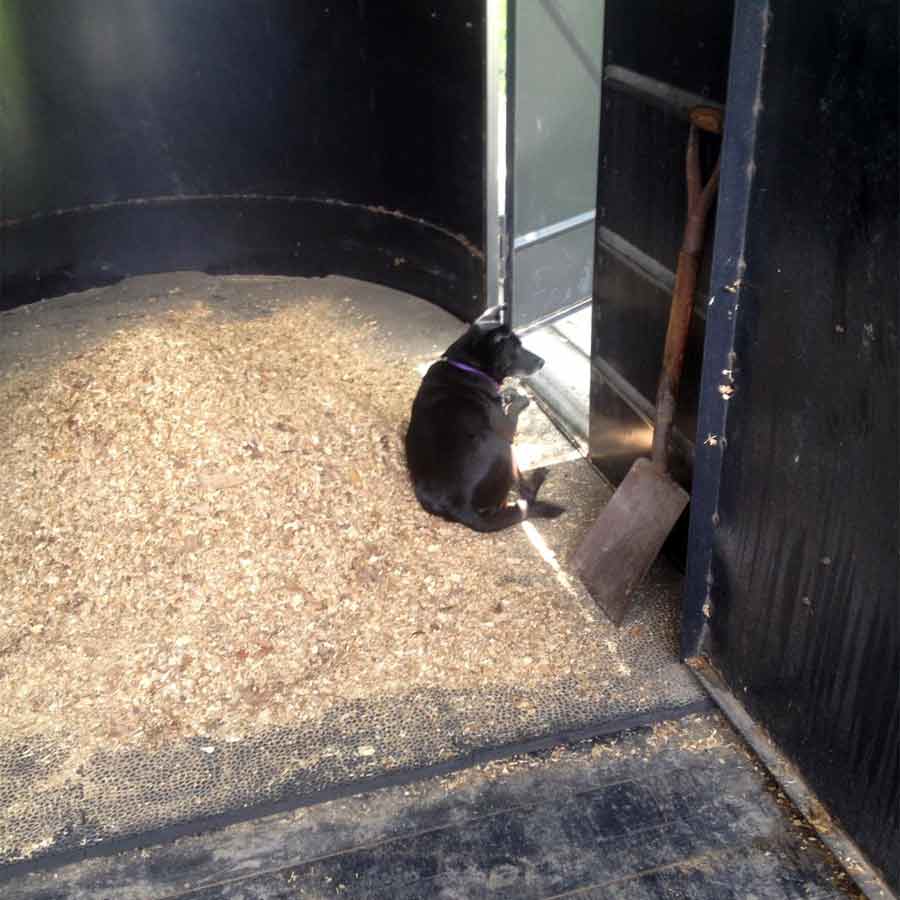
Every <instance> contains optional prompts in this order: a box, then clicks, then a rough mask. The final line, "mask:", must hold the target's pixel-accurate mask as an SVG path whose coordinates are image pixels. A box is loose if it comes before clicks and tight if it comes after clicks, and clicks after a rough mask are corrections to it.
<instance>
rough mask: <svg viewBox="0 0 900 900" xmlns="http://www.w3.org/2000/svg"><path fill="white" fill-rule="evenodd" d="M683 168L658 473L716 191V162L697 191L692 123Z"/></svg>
mask: <svg viewBox="0 0 900 900" xmlns="http://www.w3.org/2000/svg"><path fill="white" fill-rule="evenodd" d="M685 169H686V172H685V180H686V181H687V195H688V204H687V206H688V210H687V221H686V222H685V225H684V237H683V239H682V242H681V250H680V252H679V254H678V267H677V268H676V270H675V290H674V291H673V293H672V306H671V309H670V310H669V325H668V328H667V329H666V348H665V351H664V352H663V363H662V372H661V373H660V376H659V386H658V388H657V391H656V423H655V426H654V428H653V448H652V453H651V459H652V460H653V464H654V465H655V466H656V468H657V469H659V470H660V471H662V472H665V471H667V470H668V461H669V452H668V450H669V438H670V436H671V434H672V422H673V419H674V417H675V404H676V401H677V399H678V388H679V386H680V384H681V372H682V369H683V368H684V351H685V347H686V346H687V339H688V333H689V332H690V327H691V313H692V312H693V306H694V291H695V290H696V288H697V272H698V271H699V269H700V256H701V254H702V253H703V238H704V233H705V231H706V216H707V214H708V213H709V210H710V207H711V206H712V202H713V198H714V197H715V196H716V191H717V190H718V188H719V161H718V160H716V166H715V168H714V169H713V173H712V175H710V177H709V181H707V182H706V184H705V185H703V187H702V188H701V184H702V182H701V176H700V154H699V149H698V141H697V127H696V126H695V125H694V124H691V130H690V133H689V134H688V145H687V155H686V160H685Z"/></svg>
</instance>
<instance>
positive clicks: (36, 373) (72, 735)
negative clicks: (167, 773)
mask: <svg viewBox="0 0 900 900" xmlns="http://www.w3.org/2000/svg"><path fill="white" fill-rule="evenodd" d="M184 299H185V308H184V309H181V310H177V311H170V312H167V313H165V314H159V315H156V314H154V315H148V316H146V317H143V318H142V319H141V321H134V322H130V323H129V324H128V325H127V327H125V328H122V329H121V330H119V331H117V332H115V333H113V334H112V335H111V336H110V337H109V338H107V339H105V340H104V341H103V342H102V343H101V344H99V345H97V346H94V347H92V348H90V349H88V350H86V351H85V352H83V353H81V354H80V355H78V356H76V357H74V358H68V359H66V360H64V361H62V362H54V363H42V364H40V365H38V366H32V367H30V368H28V369H27V370H25V371H22V370H21V369H20V370H16V371H14V372H12V373H11V374H8V375H7V376H5V377H4V378H3V379H2V380H0V437H2V440H0V708H2V709H3V710H4V717H3V720H2V724H0V739H3V740H10V739H13V738H18V737H23V736H29V735H30V736H34V735H44V736H54V735H60V736H61V735H67V736H68V737H69V739H70V741H71V742H74V745H76V746H78V747H80V748H81V750H82V751H83V753H84V754H89V753H90V752H92V751H94V750H96V749H99V748H101V747H102V748H103V749H105V750H111V749H115V748H117V747H122V746H126V745H135V744H137V745H141V746H143V747H152V746H155V745H159V744H160V743H163V742H171V741H172V740H176V739H180V738H186V737H192V736H202V737H209V738H217V739H224V740H229V741H233V740H238V739H240V738H241V737H243V736H246V735H247V734H248V733H249V732H250V731H252V730H254V729H260V728H266V727H270V726H276V725H282V724H289V723H296V722H298V721H300V720H303V719H311V718H319V717H321V716H322V715H324V714H325V712H326V711H327V710H328V708H329V707H330V706H332V705H333V704H335V703H336V702H337V701H339V700H341V701H342V700H347V699H354V698H362V699H365V698H367V697H372V696H374V695H378V696H382V697H383V696H385V695H394V694H395V695H398V696H399V695H408V693H409V692H410V691H411V690H415V689H424V688H428V687H430V686H436V687H441V688H446V689H463V688H474V687H479V686H484V685H488V684H490V685H496V684H508V685H515V686H519V687H523V688H524V687H528V686H536V685H538V684H540V683H542V682H544V681H546V680H547V679H548V678H551V677H553V678H559V677H565V676H567V675H574V676H576V677H577V676H580V675H584V674H587V673H589V672H591V671H593V670H594V669H596V667H597V665H598V659H597V657H598V655H601V656H602V654H603V652H604V651H603V650H602V647H600V649H593V650H592V649H591V648H596V647H597V646H598V645H599V639H598V638H596V637H595V636H592V634H591V629H592V624H591V623H598V625H599V615H598V614H596V613H595V612H594V610H593V609H592V608H589V607H588V606H586V605H579V600H578V599H577V598H575V597H572V596H569V595H567V594H565V592H562V591H561V590H560V587H559V585H558V583H557V581H556V578H555V576H554V573H553V572H552V571H551V570H549V569H548V568H547V567H546V566H542V565H541V564H540V562H539V560H537V558H536V556H535V555H534V553H533V551H532V550H531V548H530V546H529V544H528V541H527V539H526V537H525V536H524V534H523V533H522V532H521V531H520V530H518V529H513V530H510V531H507V532H505V533H501V534H499V535H495V536H483V535H476V534H474V533H472V532H469V531H467V530H465V529H463V528H462V527H460V526H458V525H454V524H450V523H447V522H443V521H441V520H438V519H436V518H434V517H431V516H429V515H428V514H427V513H425V512H424V511H423V510H421V509H420V508H419V506H418V505H417V503H416V501H415V499H414V497H413V494H412V491H411V490H410V488H409V484H408V481H407V475H406V471H405V467H404V460H403V450H402V435H403V431H404V428H405V423H406V418H407V416H408V412H409V407H410V404H411V401H412V398H413V395H414V393H415V390H416V388H417V386H418V380H419V376H418V375H417V373H416V371H415V368H414V365H413V363H412V362H410V363H409V365H408V366H405V367H404V366H398V365H396V363H395V362H391V363H390V364H386V362H385V357H384V355H383V353H382V350H381V349H379V343H378V340H377V339H376V337H377V326H373V325H372V323H370V322H368V321H366V319H364V318H363V317H361V316H360V315H359V314H358V313H356V312H354V310H353V308H352V307H349V306H346V305H343V304H340V305H337V304H329V303H328V302H326V301H315V300H311V301H310V302H308V303H306V304H303V305H295V306H289V307H285V308H282V309H279V310H277V311H276V312H275V313H274V314H272V315H269V316H260V317H258V318H253V319H250V320H247V321H239V320H233V319H228V318H223V317H222V316H220V315H218V314H216V313H215V312H214V311H213V310H212V309H211V308H210V307H208V306H207V305H205V304H204V303H202V302H197V303H196V304H195V305H194V306H193V307H188V301H190V299H191V298H190V297H187V296H186V297H185V298H184ZM156 308H158V307H152V308H151V309H156ZM536 623H539V625H540V627H537V628H536V627H535V625H536ZM367 749H368V748H367V747H361V748H360V753H364V752H365V751H367Z"/></svg>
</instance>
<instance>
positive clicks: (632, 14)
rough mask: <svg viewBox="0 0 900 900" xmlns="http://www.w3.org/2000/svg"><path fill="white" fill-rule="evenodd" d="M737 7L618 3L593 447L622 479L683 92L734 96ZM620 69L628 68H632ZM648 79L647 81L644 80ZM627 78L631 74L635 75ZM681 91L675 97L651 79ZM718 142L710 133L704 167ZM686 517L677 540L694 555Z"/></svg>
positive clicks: (671, 256) (677, 186) (673, 230)
mask: <svg viewBox="0 0 900 900" xmlns="http://www.w3.org/2000/svg"><path fill="white" fill-rule="evenodd" d="M731 19H732V4H731V3H730V2H726V3H722V2H719V0H691V2H689V3H677V4H673V3H668V2H664V0H640V2H633V0H608V2H607V4H606V27H605V38H604V42H605V43H604V57H605V67H604V80H603V88H602V111H601V114H600V149H599V154H600V164H599V173H598V188H597V191H598V198H597V232H596V238H597V241H596V255H595V261H594V292H593V296H594V306H593V310H594V312H593V338H592V362H593V371H592V375H591V412H590V452H591V457H592V459H593V461H594V462H595V464H596V465H597V466H598V467H599V468H600V469H601V470H602V471H603V472H604V474H606V475H607V476H608V477H609V478H611V479H612V480H613V481H614V482H618V481H620V480H621V479H622V478H623V477H624V475H625V473H626V472H627V471H628V469H629V468H630V467H631V464H632V463H633V462H634V460H635V459H636V458H637V457H638V456H641V455H646V454H647V453H648V452H649V446H650V443H649V442H650V435H651V428H650V424H651V423H652V420H653V404H654V403H655V400H656V385H657V380H658V378H659V371H660V365H661V360H662V350H663V344H664V341H665V332H666V324H667V322H668V316H669V306H670V304H671V298H672V286H673V281H674V278H673V279H672V281H671V282H670V281H668V280H666V273H665V272H662V275H661V270H668V276H672V275H673V270H674V269H675V266H676V261H677V257H678V250H679V247H680V246H681V239H682V232H683V229H684V221H685V213H686V188H685V176H684V170H685V162H684V159H685V149H686V144H687V136H688V124H689V123H688V120H687V116H686V114H685V111H684V109H683V107H682V106H681V105H680V104H679V102H678V96H679V95H678V94H677V91H687V92H691V93H692V94H694V95H696V96H698V97H700V98H706V99H708V100H711V101H715V102H719V103H723V102H724V100H725V91H726V84H727V80H728V51H729V43H730V40H731ZM613 67H619V69H621V68H624V69H626V70H628V71H627V73H626V75H625V76H622V75H621V74H617V71H616V69H615V68H613ZM634 76H638V78H634ZM623 77H624V78H631V82H630V83H629V82H628V81H626V80H623ZM641 77H643V78H650V79H653V80H655V81H656V82H658V83H661V86H662V87H663V88H665V87H666V86H668V87H669V88H675V89H677V91H675V92H673V97H672V99H671V100H670V101H669V102H666V101H663V100H661V99H660V97H659V96H658V95H656V96H655V95H654V94H653V93H652V92H648V91H646V90H644V89H642V88H641V81H640V78H641ZM718 145H719V141H718V140H717V139H715V138H707V137H706V136H704V138H703V142H702V145H701V150H702V151H703V158H704V172H705V173H707V174H708V173H709V171H710V170H711V167H712V163H713V161H714V158H715V154H716V153H717V152H718ZM713 220H714V216H713V215H711V216H710V225H709V228H708V235H709V241H708V245H709V247H710V250H709V252H707V254H706V258H705V261H704V264H703V269H702V271H701V274H700V280H699V284H698V298H697V303H696V305H695V314H694V316H693V319H692V323H691V336H690V340H689V346H688V351H687V355H686V359H685V371H684V376H683V383H682V389H681V396H680V400H679V408H678V414H677V416H676V422H675V425H676V431H677V433H676V441H675V444H674V452H675V459H674V460H673V470H674V472H675V473H676V475H677V477H678V479H679V480H680V481H681V482H682V483H683V484H684V485H685V486H686V487H689V486H690V481H691V466H692V459H693V439H694V433H695V431H696V412H697V397H698V386H699V381H700V359H701V354H702V347H703V333H704V317H705V312H706V311H705V303H704V300H703V294H704V292H705V288H706V285H707V281H708V272H709V258H710V256H711V244H712V226H713ZM687 522H688V519H687V515H685V516H684V517H683V520H682V522H681V523H679V527H678V528H677V529H676V534H675V538H674V540H673V541H671V542H670V549H671V550H672V551H673V552H674V555H675V556H676V558H681V559H683V557H684V552H685V550H684V548H685V545H686V537H687Z"/></svg>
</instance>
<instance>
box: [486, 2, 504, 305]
mask: <svg viewBox="0 0 900 900" xmlns="http://www.w3.org/2000/svg"><path fill="white" fill-rule="evenodd" d="M505 33H506V3H505V2H504V0H487V41H486V42H485V43H486V48H487V49H486V55H487V60H486V66H485V92H486V98H485V115H486V117H487V122H486V128H485V134H486V142H485V179H484V183H485V190H486V192H487V196H486V197H485V216H486V221H485V229H484V234H485V280H486V283H485V301H486V305H487V306H488V307H492V306H498V305H500V304H502V303H503V302H504V298H503V284H502V282H503V274H504V271H503V266H504V261H503V249H504V244H505V241H504V240H503V229H502V222H501V210H502V209H503V200H504V195H505V187H506V185H505V184H504V182H503V180H502V179H501V178H500V169H501V156H500V154H504V155H505V153H506V122H505V118H504V117H505V105H506V104H505V97H506V74H505V71H504V70H505V67H506V66H505V64H506V60H505V58H504V57H505V47H506V41H505ZM503 168H505V166H503Z"/></svg>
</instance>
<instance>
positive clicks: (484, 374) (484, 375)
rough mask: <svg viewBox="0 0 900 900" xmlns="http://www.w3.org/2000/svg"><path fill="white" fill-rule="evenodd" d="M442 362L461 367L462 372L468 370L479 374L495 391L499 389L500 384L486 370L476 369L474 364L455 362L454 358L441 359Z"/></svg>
mask: <svg viewBox="0 0 900 900" xmlns="http://www.w3.org/2000/svg"><path fill="white" fill-rule="evenodd" d="M442 362H445V363H447V364H448V365H450V366H454V367H455V368H457V369H462V371H463V372H470V373H471V374H472V375H480V376H481V377H482V378H486V379H487V380H488V381H489V382H490V383H491V385H492V387H493V388H494V390H495V391H499V390H500V385H499V384H498V383H497V382H496V381H494V379H493V378H491V376H490V375H488V374H487V372H482V371H481V369H476V368H475V366H469V365H466V363H462V362H457V361H456V360H455V359H446V358H445V359H443V360H442Z"/></svg>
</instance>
